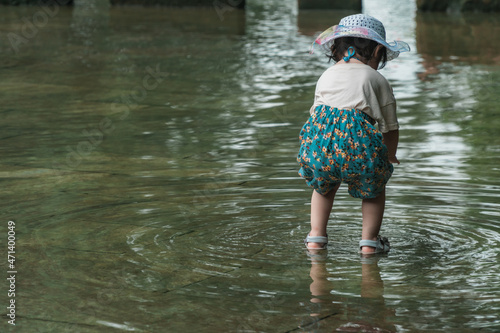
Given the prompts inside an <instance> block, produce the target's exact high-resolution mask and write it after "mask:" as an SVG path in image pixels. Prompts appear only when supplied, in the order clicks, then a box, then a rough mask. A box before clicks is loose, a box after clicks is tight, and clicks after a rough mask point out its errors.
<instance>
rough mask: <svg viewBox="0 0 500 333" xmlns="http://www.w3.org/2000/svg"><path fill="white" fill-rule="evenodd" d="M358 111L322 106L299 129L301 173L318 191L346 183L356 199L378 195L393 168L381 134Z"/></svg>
mask: <svg viewBox="0 0 500 333" xmlns="http://www.w3.org/2000/svg"><path fill="white" fill-rule="evenodd" d="M372 122H373V120H372V119H371V118H370V116H368V115H367V114H365V113H364V112H362V111H359V110H355V109H352V110H338V109H337V108H333V107H330V106H327V105H319V106H318V107H316V109H315V110H314V114H312V115H311V117H310V118H309V119H308V120H307V122H306V123H305V125H304V127H303V128H302V130H301V132H300V136H299V139H300V151H299V154H298V156H297V161H298V162H299V164H300V170H299V174H300V176H301V177H302V178H304V179H305V180H306V183H307V185H309V186H311V187H313V188H314V189H315V190H316V191H317V192H318V193H321V194H327V193H328V192H330V191H331V190H332V189H334V188H335V187H336V186H338V185H339V184H340V183H346V184H347V185H348V187H349V194H350V195H351V196H353V197H355V198H360V199H368V198H376V197H377V196H378V195H379V194H380V193H381V192H382V191H383V190H384V188H385V184H386V183H387V182H388V181H389V178H391V175H392V172H393V170H394V167H393V165H392V164H391V163H390V162H389V159H388V155H387V147H386V146H385V145H384V143H383V137H382V134H381V133H380V132H379V131H378V130H377V129H376V128H375V126H374V125H373V124H372Z"/></svg>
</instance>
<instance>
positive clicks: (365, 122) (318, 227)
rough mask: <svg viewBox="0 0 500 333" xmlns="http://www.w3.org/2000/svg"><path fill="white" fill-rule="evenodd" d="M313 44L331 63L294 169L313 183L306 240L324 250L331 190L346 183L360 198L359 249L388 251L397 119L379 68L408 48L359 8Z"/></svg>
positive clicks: (309, 245)
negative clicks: (385, 232)
mask: <svg viewBox="0 0 500 333" xmlns="http://www.w3.org/2000/svg"><path fill="white" fill-rule="evenodd" d="M314 43H317V44H319V45H320V46H321V47H323V48H324V49H325V50H327V52H328V54H327V55H328V57H329V58H330V59H331V60H333V61H334V62H335V65H334V66H331V67H330V68H328V69H327V70H326V71H325V72H324V73H323V75H321V77H320V78H319V80H318V82H317V85H316V93H315V97H314V104H313V106H312V107H311V109H310V113H311V116H310V118H309V119H308V121H307V122H306V123H305V125H304V127H303V128H302V130H301V132H300V137H299V138H300V151H299V154H298V156H297V161H298V162H299V164H300V167H301V168H300V171H299V174H300V175H301V176H302V177H303V178H304V179H305V180H306V182H307V184H308V185H309V186H311V187H313V188H314V191H313V194H312V198H311V232H310V233H309V234H308V236H307V237H306V239H305V245H306V247H307V248H308V249H326V245H327V243H328V236H327V232H326V226H327V223H328V218H329V216H330V212H331V209H332V205H333V200H334V198H335V193H336V192H337V190H338V188H339V186H340V184H341V183H346V184H347V185H348V187H349V194H350V195H351V196H353V197H355V198H360V199H362V200H363V203H362V208H361V210H362V214H363V228H362V233H361V241H360V244H359V246H360V251H361V253H381V252H388V251H389V249H390V245H389V241H388V240H387V238H382V237H380V236H379V231H380V226H381V224H382V218H383V214H384V207H385V184H386V183H387V182H388V181H389V178H390V177H391V175H392V172H393V170H394V167H393V165H392V163H397V164H399V161H398V159H397V158H396V149H397V146H398V138H399V132H398V129H399V124H398V120H397V117H396V101H395V99H394V95H393V92H392V88H391V86H390V85H389V83H388V82H387V80H386V79H385V78H384V77H383V76H382V75H381V74H380V73H379V72H377V69H380V68H383V67H384V66H385V64H386V62H387V61H390V60H392V59H395V58H396V57H397V56H398V55H399V53H400V52H404V51H409V50H410V48H409V46H408V44H406V43H404V42H400V41H399V42H394V43H390V44H389V43H387V42H386V41H385V29H384V26H383V24H382V23H381V22H380V21H378V20H377V19H375V18H373V17H371V16H368V15H363V14H357V15H351V16H347V17H344V18H343V19H342V20H341V21H340V23H339V25H336V26H333V27H331V28H329V29H328V30H326V31H325V32H323V33H322V34H321V35H320V36H319V37H318V38H317V39H316V40H315V42H314ZM314 43H313V46H314ZM375 123H378V129H377V128H376V127H375V126H374V125H375Z"/></svg>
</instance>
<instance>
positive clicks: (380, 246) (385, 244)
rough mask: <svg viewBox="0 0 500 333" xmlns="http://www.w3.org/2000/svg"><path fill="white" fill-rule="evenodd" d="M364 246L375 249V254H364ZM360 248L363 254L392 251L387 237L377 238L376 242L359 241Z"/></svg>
mask: <svg viewBox="0 0 500 333" xmlns="http://www.w3.org/2000/svg"><path fill="white" fill-rule="evenodd" d="M363 246H369V247H373V248H375V252H363V251H361V248H362V247H363ZM359 248H360V251H359V252H360V253H363V254H371V253H386V252H389V251H390V250H391V244H390V243H389V240H388V239H387V237H380V236H377V240H376V241H372V240H366V239H365V240H361V241H359Z"/></svg>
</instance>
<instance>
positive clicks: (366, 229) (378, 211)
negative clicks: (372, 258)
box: [361, 189, 385, 253]
mask: <svg viewBox="0 0 500 333" xmlns="http://www.w3.org/2000/svg"><path fill="white" fill-rule="evenodd" d="M384 209H385V189H384V191H383V192H382V193H381V194H380V195H379V196H378V197H376V198H373V199H363V204H362V205H361V211H362V213H363V230H362V232H361V239H366V240H377V236H378V233H379V232H380V227H381V226H382V219H383V217H384ZM361 251H363V252H365V253H370V252H375V249H374V248H373V247H370V246H363V247H362V248H361Z"/></svg>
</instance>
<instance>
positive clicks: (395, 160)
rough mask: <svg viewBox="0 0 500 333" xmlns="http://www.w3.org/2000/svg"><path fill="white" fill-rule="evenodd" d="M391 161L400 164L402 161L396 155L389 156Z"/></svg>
mask: <svg viewBox="0 0 500 333" xmlns="http://www.w3.org/2000/svg"><path fill="white" fill-rule="evenodd" d="M389 162H391V163H392V164H394V163H397V164H400V162H399V160H398V158H397V157H396V156H391V157H389Z"/></svg>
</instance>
